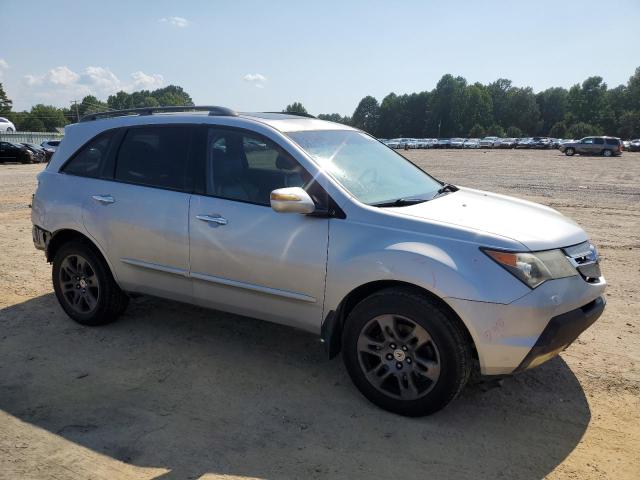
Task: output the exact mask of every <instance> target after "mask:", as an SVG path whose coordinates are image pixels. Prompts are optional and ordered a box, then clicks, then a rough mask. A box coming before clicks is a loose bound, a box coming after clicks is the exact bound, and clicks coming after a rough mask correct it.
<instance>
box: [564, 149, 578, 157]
mask: <svg viewBox="0 0 640 480" xmlns="http://www.w3.org/2000/svg"><path fill="white" fill-rule="evenodd" d="M575 153H576V151H575V150H574V149H573V148H567V149H566V150H565V151H564V154H565V155H566V156H567V157H573V155H575Z"/></svg>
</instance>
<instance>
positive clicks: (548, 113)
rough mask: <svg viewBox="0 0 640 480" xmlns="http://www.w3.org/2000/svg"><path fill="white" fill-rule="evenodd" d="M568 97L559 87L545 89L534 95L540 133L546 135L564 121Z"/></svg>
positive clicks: (566, 92)
mask: <svg viewBox="0 0 640 480" xmlns="http://www.w3.org/2000/svg"><path fill="white" fill-rule="evenodd" d="M568 96H569V92H568V91H567V90H566V89H565V88H561V87H554V88H547V89H546V90H544V91H542V92H540V93H538V94H537V95H536V102H537V103H538V110H539V111H540V120H541V126H540V133H543V134H546V133H547V132H548V131H549V130H551V127H553V126H554V125H555V124H556V123H558V122H560V121H561V120H563V119H564V117H565V115H566V113H567V103H568V102H567V97H568Z"/></svg>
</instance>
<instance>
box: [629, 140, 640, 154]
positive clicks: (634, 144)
mask: <svg viewBox="0 0 640 480" xmlns="http://www.w3.org/2000/svg"><path fill="white" fill-rule="evenodd" d="M629 151H630V152H640V138H636V139H635V140H631V141H630V142H629Z"/></svg>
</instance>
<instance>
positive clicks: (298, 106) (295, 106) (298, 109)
mask: <svg viewBox="0 0 640 480" xmlns="http://www.w3.org/2000/svg"><path fill="white" fill-rule="evenodd" d="M282 112H283V113H302V114H305V115H306V114H308V113H309V112H307V109H306V108H304V106H303V105H302V103H300V102H293V103H292V104H291V105H287V106H286V108H285V109H284V110H283V111H282Z"/></svg>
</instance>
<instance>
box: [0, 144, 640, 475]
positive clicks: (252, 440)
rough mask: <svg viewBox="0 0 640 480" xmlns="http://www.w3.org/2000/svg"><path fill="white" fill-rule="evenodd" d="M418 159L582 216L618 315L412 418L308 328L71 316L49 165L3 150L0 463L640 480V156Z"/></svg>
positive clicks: (195, 312)
mask: <svg viewBox="0 0 640 480" xmlns="http://www.w3.org/2000/svg"><path fill="white" fill-rule="evenodd" d="M407 156H408V157H409V158H410V159H411V160H413V161H415V162H417V163H418V164H420V165H421V166H423V167H425V168H426V169H427V170H428V171H430V172H431V173H432V174H434V175H435V176H436V177H438V178H441V179H443V180H447V181H449V182H451V183H454V184H460V185H465V186H470V187H476V188H481V189H487V190H493V191H498V192H501V193H505V194H509V195H515V196H520V197H524V198H527V199H531V200H534V201H538V202H542V203H545V204H547V205H550V206H552V207H554V208H556V209H558V210H560V211H562V212H563V213H565V214H567V215H570V216H571V217H573V218H574V219H576V220H577V221H578V222H579V223H580V224H582V225H583V226H584V227H585V229H586V230H587V231H588V232H589V234H590V235H591V237H592V239H593V240H594V241H595V242H596V244H597V245H598V246H599V247H600V250H601V254H602V256H603V270H604V274H605V276H606V277H607V279H608V281H609V283H610V287H609V290H608V300H609V304H608V307H607V309H606V311H605V314H604V315H603V317H601V319H600V320H599V321H598V322H597V323H596V324H595V325H594V326H593V327H592V328H591V329H589V330H587V331H586V332H585V333H584V334H583V335H582V336H581V337H580V338H579V339H578V341H577V342H576V343H574V344H573V345H572V346H571V347H570V348H569V349H568V350H567V351H565V352H564V353H562V355H561V356H560V357H558V358H556V359H554V360H552V361H550V362H548V363H547V364H545V365H543V366H542V367H540V368H538V369H535V370H532V371H529V372H526V373H523V374H521V375H518V376H515V377H511V378H507V379H506V380H505V381H504V382H503V384H502V386H501V387H495V388H486V386H482V385H474V386H471V387H469V388H467V389H466V390H465V392H464V393H463V395H462V396H461V398H459V399H458V400H457V401H456V402H455V403H454V404H452V405H451V406H450V407H449V408H447V409H446V410H444V411H442V412H440V413H438V414H436V415H433V416H431V417H427V418H421V419H408V418H402V417H398V416H395V415H392V414H389V413H386V412H384V411H381V410H379V409H378V408H376V407H374V406H372V405H370V404H369V403H368V402H367V401H366V400H365V399H364V398H363V397H361V396H360V394H359V393H358V392H357V391H356V389H355V388H354V387H353V386H352V385H351V382H350V381H349V379H348V377H347V374H346V373H345V371H344V369H343V367H342V363H341V359H340V358H336V359H334V360H332V361H327V360H326V359H325V357H324V353H323V350H322V347H321V345H320V344H319V342H318V341H317V339H316V338H315V337H313V336H311V335H309V334H306V333H303V332H300V331H296V330H293V329H289V328H285V327H282V326H278V325H274V324H269V323H266V322H259V321H257V320H253V319H249V318H243V317H237V316H233V315H228V314H224V313H219V312H212V311H205V310H203V309H199V308H195V307H190V306H185V305H181V304H177V303H173V302H168V301H163V300H159V299H153V298H138V299H135V300H134V301H132V303H131V305H130V307H129V309H128V310H127V313H126V314H125V316H124V317H123V318H122V319H121V321H119V322H117V323H115V324H113V325H109V326H106V327H101V328H86V327H82V326H79V325H76V324H74V323H73V322H72V321H71V320H69V319H68V318H67V317H66V316H65V315H64V314H63V312H62V310H61V309H60V308H59V306H58V304H57V302H56V299H55V298H54V295H53V293H52V288H51V283H50V266H49V265H48V264H47V263H46V262H45V261H44V257H43V255H42V253H41V252H39V251H36V250H35V249H34V248H33V245H32V242H31V224H30V219H29V208H28V204H29V201H30V196H31V193H32V191H33V190H34V187H35V175H36V173H37V172H38V171H40V170H41V168H42V166H39V165H31V166H29V165H0V225H1V227H0V478H2V479H18V478H20V479H54V478H55V479H84V478H93V479H150V478H162V479H188V478H225V479H226V478H268V479H289V478H301V479H307V478H311V479H316V478H350V479H354V478H404V479H413V478H469V479H476V478H505V479H512V478H522V479H537V478H543V477H550V478H572V479H596V478H619V479H632V478H636V479H637V478H640V457H639V456H638V452H640V154H632V153H626V154H625V155H624V156H623V157H622V158H615V159H606V160H605V159H603V158H580V157H574V158H567V157H564V156H562V155H560V154H559V153H558V152H556V151H511V150H509V151H451V150H447V151H411V152H407Z"/></svg>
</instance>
